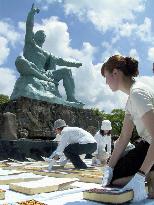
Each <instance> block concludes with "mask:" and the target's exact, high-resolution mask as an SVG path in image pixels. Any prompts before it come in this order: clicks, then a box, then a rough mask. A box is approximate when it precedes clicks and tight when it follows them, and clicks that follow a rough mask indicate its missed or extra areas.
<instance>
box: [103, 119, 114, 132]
mask: <svg viewBox="0 0 154 205" xmlns="http://www.w3.org/2000/svg"><path fill="white" fill-rule="evenodd" d="M101 130H112V126H111V122H110V120H103V121H102V125H101Z"/></svg>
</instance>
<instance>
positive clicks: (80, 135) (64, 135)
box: [56, 127, 96, 155]
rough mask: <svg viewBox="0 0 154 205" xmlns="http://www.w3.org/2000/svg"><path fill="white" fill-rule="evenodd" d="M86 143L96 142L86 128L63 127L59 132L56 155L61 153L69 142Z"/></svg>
mask: <svg viewBox="0 0 154 205" xmlns="http://www.w3.org/2000/svg"><path fill="white" fill-rule="evenodd" d="M75 143H79V144H88V143H96V140H95V139H94V137H93V136H92V135H91V134H90V133H89V132H87V131H86V130H84V129H82V128H79V127H64V129H63V130H62V132H61V140H60V143H59V145H58V147H57V149H56V154H57V155H62V153H63V151H64V149H65V147H67V146H68V145H69V144H75Z"/></svg>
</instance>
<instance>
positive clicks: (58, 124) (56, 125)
mask: <svg viewBox="0 0 154 205" xmlns="http://www.w3.org/2000/svg"><path fill="white" fill-rule="evenodd" d="M66 126H67V125H66V122H65V121H64V120H62V119H58V120H56V121H55V122H54V129H57V128H60V127H66Z"/></svg>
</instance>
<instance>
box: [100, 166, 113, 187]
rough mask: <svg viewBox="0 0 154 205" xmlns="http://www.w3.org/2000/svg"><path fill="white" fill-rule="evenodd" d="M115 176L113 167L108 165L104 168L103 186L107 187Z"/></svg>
mask: <svg viewBox="0 0 154 205" xmlns="http://www.w3.org/2000/svg"><path fill="white" fill-rule="evenodd" d="M112 177H113V168H111V167H109V166H106V167H105V168H104V170H103V178H102V186H103V187H105V186H107V185H109V184H110V182H111V180H112Z"/></svg>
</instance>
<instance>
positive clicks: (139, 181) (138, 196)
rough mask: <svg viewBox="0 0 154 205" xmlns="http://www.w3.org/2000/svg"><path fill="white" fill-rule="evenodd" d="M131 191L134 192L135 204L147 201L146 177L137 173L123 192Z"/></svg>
mask: <svg viewBox="0 0 154 205" xmlns="http://www.w3.org/2000/svg"><path fill="white" fill-rule="evenodd" d="M131 189H132V190H133V192H134V198H133V202H138V201H141V200H144V199H146V198H147V197H148V195H147V193H146V190H145V176H143V175H141V174H140V173H136V174H135V176H134V177H133V178H132V179H131V180H130V182H129V183H128V184H127V185H126V186H124V188H123V191H126V190H131Z"/></svg>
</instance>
